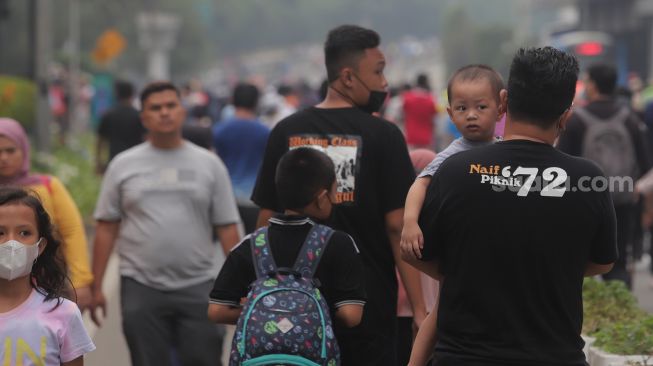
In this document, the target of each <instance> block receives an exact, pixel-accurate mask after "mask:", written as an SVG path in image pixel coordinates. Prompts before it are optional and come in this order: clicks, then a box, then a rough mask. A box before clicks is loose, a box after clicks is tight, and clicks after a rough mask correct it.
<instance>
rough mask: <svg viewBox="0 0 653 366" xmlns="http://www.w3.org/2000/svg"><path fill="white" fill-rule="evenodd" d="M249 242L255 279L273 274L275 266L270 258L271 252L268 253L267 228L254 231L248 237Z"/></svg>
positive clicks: (271, 257)
mask: <svg viewBox="0 0 653 366" xmlns="http://www.w3.org/2000/svg"><path fill="white" fill-rule="evenodd" d="M249 241H250V248H251V250H252V263H253V264H254V270H255V271H256V278H262V277H265V276H267V275H268V273H270V272H275V271H276V270H277V265H276V263H274V257H273V256H272V251H270V241H269V240H268V228H267V227H262V228H259V229H258V230H256V231H255V232H254V233H252V235H251V236H250V238H249Z"/></svg>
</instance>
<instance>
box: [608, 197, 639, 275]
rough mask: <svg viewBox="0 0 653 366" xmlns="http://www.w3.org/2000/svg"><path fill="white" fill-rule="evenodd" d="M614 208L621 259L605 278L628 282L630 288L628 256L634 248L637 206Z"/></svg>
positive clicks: (618, 206)
mask: <svg viewBox="0 0 653 366" xmlns="http://www.w3.org/2000/svg"><path fill="white" fill-rule="evenodd" d="M614 210H615V213H616V216H617V249H618V250H619V259H617V261H616V262H615V263H614V267H613V268H612V270H611V271H610V272H608V273H606V274H604V275H603V279H604V280H617V281H623V282H624V283H626V286H628V288H631V286H632V276H631V273H630V272H629V271H628V258H629V256H630V251H631V248H632V240H633V228H634V220H635V218H636V215H635V206H634V205H632V204H625V205H615V206H614Z"/></svg>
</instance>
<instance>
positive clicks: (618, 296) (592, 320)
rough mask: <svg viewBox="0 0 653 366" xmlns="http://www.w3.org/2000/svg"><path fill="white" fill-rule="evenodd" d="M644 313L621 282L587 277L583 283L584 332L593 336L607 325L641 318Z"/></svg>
mask: <svg viewBox="0 0 653 366" xmlns="http://www.w3.org/2000/svg"><path fill="white" fill-rule="evenodd" d="M645 315H646V313H645V312H644V311H643V310H641V309H640V308H639V306H638V305H637V299H636V298H635V296H633V294H632V293H631V292H630V291H629V290H628V288H627V287H626V285H625V284H624V283H623V282H621V281H597V280H595V279H592V278H588V279H586V280H585V282H584V283H583V318H584V320H583V333H584V334H587V335H590V336H594V334H595V333H596V332H598V331H600V330H601V329H603V328H604V327H606V326H608V325H614V324H616V323H621V322H630V321H634V320H637V319H642V318H644V316H645Z"/></svg>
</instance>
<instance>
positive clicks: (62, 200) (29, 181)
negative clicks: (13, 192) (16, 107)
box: [0, 118, 93, 310]
mask: <svg viewBox="0 0 653 366" xmlns="http://www.w3.org/2000/svg"><path fill="white" fill-rule="evenodd" d="M0 186H19V187H25V188H27V189H30V190H32V191H33V192H34V193H35V194H36V195H37V196H38V197H39V199H40V200H41V202H42V203H43V207H45V210H46V211H47V212H48V214H49V215H50V218H51V220H52V222H53V224H54V225H55V227H56V229H57V231H58V232H59V235H60V237H61V239H62V241H63V246H62V251H63V253H62V254H63V257H64V260H65V262H66V265H67V267H68V271H69V275H70V278H71V281H72V285H73V287H74V289H75V292H76V299H77V304H78V305H79V307H80V309H82V310H83V309H85V308H86V307H88V306H89V305H90V302H91V290H90V286H91V284H92V282H93V275H92V274H91V271H90V268H89V261H88V245H87V242H86V233H85V231H84V225H83V222H82V217H81V215H80V213H79V210H78V209H77V205H75V202H74V201H73V199H72V197H71V196H70V194H69V193H68V190H66V187H64V185H63V184H62V183H61V181H60V180H59V179H57V178H56V177H53V176H50V175H44V174H36V173H32V172H30V145H29V140H28V138H27V135H26V134H25V130H24V129H23V127H22V126H21V125H20V124H19V123H18V122H16V121H15V120H13V119H10V118H0ZM71 297H73V299H75V296H71Z"/></svg>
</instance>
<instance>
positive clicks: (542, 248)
mask: <svg viewBox="0 0 653 366" xmlns="http://www.w3.org/2000/svg"><path fill="white" fill-rule="evenodd" d="M577 75H578V63H577V61H576V59H575V58H574V57H573V56H571V55H568V54H566V53H563V52H562V51H559V50H556V49H554V48H551V47H544V48H530V49H521V50H519V51H518V52H517V54H516V55H515V57H514V59H513V62H512V65H511V68H510V77H509V80H508V90H507V91H506V90H503V91H501V100H502V103H503V105H504V106H506V105H507V117H506V133H505V137H504V139H505V141H501V142H497V143H495V144H492V145H489V146H485V147H479V148H476V149H472V150H469V151H465V152H461V153H458V154H457V155H454V156H452V157H450V158H449V159H447V160H446V161H444V162H443V163H442V165H441V166H440V169H439V170H438V172H437V173H436V174H435V175H434V176H433V179H432V181H431V185H430V186H429V191H428V193H427V197H426V200H425V203H424V208H423V210H422V214H421V215H420V226H421V227H422V230H423V233H424V250H423V257H422V260H421V261H420V260H417V259H414V258H412V257H410V256H406V255H405V256H404V258H405V259H406V260H408V261H410V263H411V264H413V265H414V266H416V267H417V268H419V269H420V270H422V271H424V272H426V273H428V274H430V275H431V276H433V277H436V278H441V279H443V280H442V282H441V290H440V303H439V309H438V314H437V337H438V341H437V344H436V347H435V357H436V360H437V361H436V364H437V365H438V366H449V365H456V366H460V365H463V366H464V365H474V366H478V365H523V366H526V365H569V366H572V365H573V366H581V365H582V366H585V365H586V363H585V356H584V354H583V351H582V349H583V340H582V339H581V337H580V332H581V327H582V319H583V301H582V287H583V277H584V276H592V275H596V274H600V273H605V272H607V271H609V270H610V268H611V267H612V263H614V261H615V260H616V258H617V250H616V244H615V230H616V228H615V219H614V210H613V208H612V203H611V199H610V194H609V192H607V191H603V192H598V191H591V190H581V189H576V188H577V187H576V184H577V182H579V180H584V179H585V178H589V179H590V180H592V179H596V178H602V177H603V173H602V171H601V170H600V169H599V168H598V167H597V166H596V165H594V164H593V163H591V162H588V161H587V160H585V159H580V158H576V157H572V156H569V155H567V154H564V153H562V152H560V151H557V150H556V149H554V148H553V146H552V145H553V143H554V141H555V140H556V138H557V137H558V135H559V133H560V131H561V130H563V129H564V127H565V125H566V123H567V119H568V118H569V115H570V114H571V111H570V108H571V102H572V100H573V98H574V94H575V88H576V80H577ZM567 180H568V181H569V182H570V183H571V187H573V188H571V187H570V188H568V187H567V186H566V185H565V182H567ZM536 182H537V183H536ZM418 337H420V335H418Z"/></svg>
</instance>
